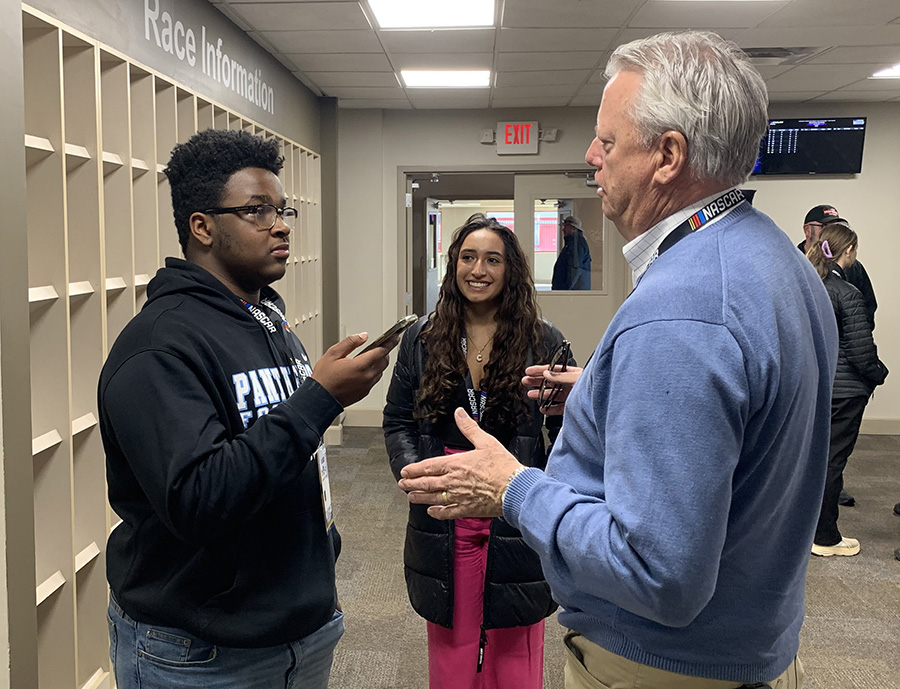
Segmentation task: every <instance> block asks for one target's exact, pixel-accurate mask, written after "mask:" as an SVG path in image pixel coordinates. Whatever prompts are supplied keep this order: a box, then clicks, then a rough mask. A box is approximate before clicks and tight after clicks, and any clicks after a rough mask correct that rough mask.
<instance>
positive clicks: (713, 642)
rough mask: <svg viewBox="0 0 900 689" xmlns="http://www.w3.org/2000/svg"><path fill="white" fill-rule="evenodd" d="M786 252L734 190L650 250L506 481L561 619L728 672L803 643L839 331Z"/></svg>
mask: <svg viewBox="0 0 900 689" xmlns="http://www.w3.org/2000/svg"><path fill="white" fill-rule="evenodd" d="M791 249H792V244H791V242H790V241H789V240H788V238H787V235H785V234H784V233H783V232H782V231H781V230H780V229H779V228H778V227H777V226H776V225H775V224H774V223H773V222H772V221H771V220H770V219H769V218H768V217H766V216H765V215H763V214H762V213H760V212H758V211H756V210H755V209H753V208H750V207H749V206H747V205H743V206H741V207H739V208H737V209H736V210H734V211H732V212H731V213H730V214H729V215H728V216H726V217H724V218H722V219H721V220H719V221H717V222H716V223H715V224H713V225H711V226H709V227H707V228H704V229H702V230H701V231H699V232H696V233H694V234H692V235H690V236H688V237H686V238H685V239H683V240H681V241H680V242H678V243H677V244H676V245H675V246H674V247H673V248H672V249H670V250H669V251H667V252H665V253H664V254H663V255H662V256H660V258H659V259H658V260H657V261H656V262H655V263H653V265H652V266H651V267H650V269H649V270H648V271H647V273H646V274H645V275H644V276H643V278H642V279H641V281H640V283H639V284H638V286H637V288H636V289H635V290H634V292H633V293H632V294H631V295H630V296H629V297H628V299H627V300H626V301H625V303H624V304H623V306H622V307H621V308H620V309H619V311H618V313H617V314H616V316H615V317H614V318H613V320H612V322H611V323H610V325H609V328H608V329H607V331H606V334H605V335H604V337H603V340H602V341H601V342H600V344H599V346H598V347H597V349H596V351H595V352H594V354H593V357H592V358H591V360H590V362H589V363H588V365H587V367H586V368H585V371H584V373H583V375H582V376H581V378H580V379H579V381H578V383H577V384H576V386H575V388H574V389H573V390H572V393H571V395H570V397H569V400H568V402H567V404H566V412H565V417H564V421H563V428H562V432H561V434H560V435H559V438H558V439H557V442H556V444H555V445H554V448H553V453H552V454H551V456H550V461H549V464H548V467H547V471H546V474H545V473H544V472H541V471H539V470H537V469H528V470H527V471H525V472H524V473H522V474H520V475H519V476H518V477H516V479H515V480H514V481H513V482H512V484H511V485H510V488H509V491H508V492H507V496H506V500H505V505H504V512H505V517H506V519H507V520H508V521H509V522H510V523H512V524H513V525H514V526H516V527H517V528H519V529H520V530H521V531H522V533H523V534H524V536H525V540H526V541H527V542H528V544H529V545H531V546H532V547H533V548H534V549H535V550H536V551H537V552H538V553H539V554H540V556H541V562H542V565H543V567H544V572H545V574H546V576H547V580H548V581H549V582H550V584H551V587H552V589H553V594H554V598H555V599H556V600H557V601H558V602H559V603H560V604H561V605H562V606H563V608H564V610H563V612H561V613H560V622H561V623H562V624H564V625H565V626H567V627H570V628H572V629H575V630H577V631H579V632H581V633H582V634H583V635H584V636H586V637H587V638H588V639H590V640H591V641H593V642H595V643H597V644H599V645H600V646H602V647H604V648H606V649H608V650H609V651H612V652H613V653H617V654H620V655H622V656H625V657H627V658H630V659H632V660H635V661H637V662H640V663H645V664H647V665H651V666H654V667H658V668H662V669H665V670H669V671H671V672H678V673H682V674H687V675H693V676H702V677H709V678H714V679H721V680H728V681H734V682H761V681H767V680H771V679H773V678H775V677H777V676H778V675H779V674H781V673H782V672H783V671H784V670H785V669H786V668H787V666H788V665H789V664H790V662H791V661H792V659H793V658H794V656H795V655H796V653H797V648H798V646H799V631H800V626H801V624H802V622H803V611H804V584H805V578H806V568H807V564H808V561H809V553H810V544H811V542H812V537H813V530H814V527H815V523H816V519H817V517H818V515H819V508H820V507H821V503H822V490H823V486H824V480H825V467H826V462H827V455H828V437H829V418H830V405H831V384H832V380H833V377H834V370H835V363H836V359H837V343H838V336H837V329H836V326H835V320H834V313H833V311H832V308H831V303H830V301H829V299H828V296H827V294H826V293H825V289H824V287H823V286H822V280H821V279H820V278H819V276H818V275H816V273H815V271H814V270H813V268H812V266H811V265H810V263H809V261H807V259H806V258H805V257H804V256H803V255H802V254H800V253H799V252H797V251H792V250H791Z"/></svg>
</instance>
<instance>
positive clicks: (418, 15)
mask: <svg viewBox="0 0 900 689" xmlns="http://www.w3.org/2000/svg"><path fill="white" fill-rule="evenodd" d="M369 7H371V8H372V12H373V13H374V14H375V21H377V22H378V26H379V27H380V28H382V29H447V28H469V27H473V26H493V24H494V0H453V2H447V0H369Z"/></svg>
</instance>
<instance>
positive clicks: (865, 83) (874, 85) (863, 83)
mask: <svg viewBox="0 0 900 689" xmlns="http://www.w3.org/2000/svg"><path fill="white" fill-rule="evenodd" d="M898 88H900V79H868V78H867V79H860V80H859V81H854V82H853V83H852V84H847V85H846V86H844V87H843V88H842V89H841V90H842V91H893V90H895V89H898Z"/></svg>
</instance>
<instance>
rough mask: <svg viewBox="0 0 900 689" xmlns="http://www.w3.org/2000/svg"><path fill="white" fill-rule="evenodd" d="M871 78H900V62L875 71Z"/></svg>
mask: <svg viewBox="0 0 900 689" xmlns="http://www.w3.org/2000/svg"><path fill="white" fill-rule="evenodd" d="M869 79H900V64H897V65H894V66H893V67H888V68H887V69H882V70H881V71H879V72H875V74H873V75H872V76H870V77H869Z"/></svg>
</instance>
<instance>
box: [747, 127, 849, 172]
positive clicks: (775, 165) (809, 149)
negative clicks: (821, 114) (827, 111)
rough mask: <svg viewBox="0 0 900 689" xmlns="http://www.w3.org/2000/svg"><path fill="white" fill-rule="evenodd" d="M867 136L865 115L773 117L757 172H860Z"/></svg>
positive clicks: (762, 145)
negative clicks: (778, 118) (802, 117)
mask: <svg viewBox="0 0 900 689" xmlns="http://www.w3.org/2000/svg"><path fill="white" fill-rule="evenodd" d="M865 138H866V118H865V117H828V118H819V119H780V120H769V131H768V132H767V133H766V135H765V137H763V140H762V141H761V142H760V145H759V158H758V159H757V161H756V165H755V166H754V168H753V174H755V175H805V174H856V173H858V172H860V171H861V170H862V156H863V141H864V140H865Z"/></svg>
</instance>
